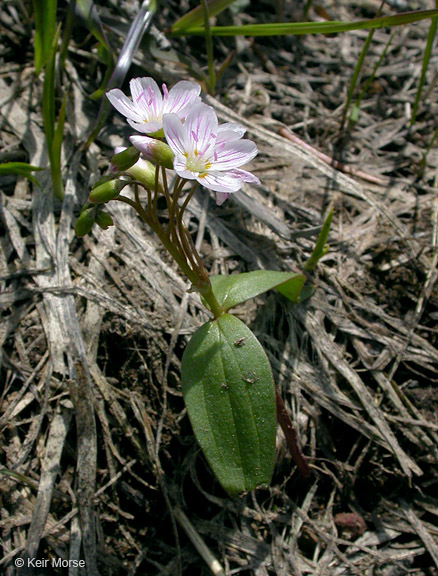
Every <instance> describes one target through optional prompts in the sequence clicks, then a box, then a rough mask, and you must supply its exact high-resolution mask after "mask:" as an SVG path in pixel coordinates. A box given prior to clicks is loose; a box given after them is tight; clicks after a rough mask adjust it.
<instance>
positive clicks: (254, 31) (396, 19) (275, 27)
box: [170, 10, 438, 36]
mask: <svg viewBox="0 0 438 576" xmlns="http://www.w3.org/2000/svg"><path fill="white" fill-rule="evenodd" d="M436 17H438V10H418V11H416V12H403V13H401V14H396V15H394V16H382V17H380V18H372V19H370V20H359V21H357V22H277V23H273V24H246V25H244V26H212V27H211V29H210V30H211V34H212V36H281V35H286V34H292V35H295V36H296V35H303V34H338V33H340V32H349V31H352V30H367V29H375V28H385V27H388V28H391V27H392V26H404V25H406V24H413V23H414V22H419V21H421V20H427V19H428V18H436ZM204 34H205V30H204V28H202V27H194V28H190V29H184V30H182V29H181V28H179V29H178V30H175V31H172V32H171V33H170V35H171V36H203V35H204Z"/></svg>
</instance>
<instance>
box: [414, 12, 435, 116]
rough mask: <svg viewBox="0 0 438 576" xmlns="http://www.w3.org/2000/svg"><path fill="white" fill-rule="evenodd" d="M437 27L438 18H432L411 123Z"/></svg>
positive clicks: (424, 78)
mask: <svg viewBox="0 0 438 576" xmlns="http://www.w3.org/2000/svg"><path fill="white" fill-rule="evenodd" d="M437 27H438V18H432V21H431V23H430V27H429V33H428V35H427V42H426V47H425V50H424V54H423V64H422V66H421V75H420V82H419V84H418V89H417V93H416V95H415V101H414V105H413V107H412V115H411V125H412V124H413V123H414V122H415V118H416V116H417V111H418V106H419V104H420V99H421V93H422V91H423V86H424V83H425V81H426V72H427V68H428V66H429V61H430V56H431V54H432V47H433V42H434V40H435V36H436V31H437Z"/></svg>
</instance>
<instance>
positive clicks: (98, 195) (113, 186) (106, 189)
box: [88, 178, 129, 204]
mask: <svg viewBox="0 0 438 576" xmlns="http://www.w3.org/2000/svg"><path fill="white" fill-rule="evenodd" d="M127 184H129V182H126V181H125V182H124V181H123V180H119V179H114V178H113V179H112V180H108V181H107V182H103V184H99V183H98V184H97V186H95V187H94V188H93V189H92V190H91V192H90V195H89V196H88V200H89V201H90V202H93V204H104V203H105V202H109V200H113V199H114V198H117V196H118V195H119V194H120V192H121V190H122V189H123V188H124V187H125V186H126V185H127Z"/></svg>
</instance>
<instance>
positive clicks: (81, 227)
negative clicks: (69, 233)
mask: <svg viewBox="0 0 438 576" xmlns="http://www.w3.org/2000/svg"><path fill="white" fill-rule="evenodd" d="M95 218H96V208H95V207H94V206H92V207H91V208H86V209H85V210H82V212H81V213H80V215H79V218H78V219H77V220H76V224H75V234H76V236H77V237H78V238H82V236H85V235H86V234H88V232H89V231H90V230H91V228H92V227H93V224H94V222H95Z"/></svg>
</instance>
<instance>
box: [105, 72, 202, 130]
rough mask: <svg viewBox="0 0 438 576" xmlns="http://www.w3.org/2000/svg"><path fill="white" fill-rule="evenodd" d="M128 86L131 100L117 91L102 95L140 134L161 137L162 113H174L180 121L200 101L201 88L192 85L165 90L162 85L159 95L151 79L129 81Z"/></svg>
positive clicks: (185, 83)
mask: <svg viewBox="0 0 438 576" xmlns="http://www.w3.org/2000/svg"><path fill="white" fill-rule="evenodd" d="M129 87H130V90H131V96H132V100H131V99H130V98H128V97H127V96H125V94H123V92H122V91H121V90H119V89H118V88H114V89H113V90H110V91H109V92H107V94H106V95H107V98H108V100H109V101H110V102H111V104H112V105H113V106H114V108H115V109H116V110H118V111H119V112H120V113H121V114H123V116H126V118H127V120H128V123H129V124H130V125H131V126H132V128H134V129H135V130H138V131H139V132H143V133H144V134H156V135H157V136H162V135H163V134H162V127H163V123H162V118H163V114H167V113H172V114H175V115H176V116H177V118H178V119H179V121H180V122H181V121H182V120H184V118H185V117H186V116H187V113H188V112H189V110H190V108H191V107H192V106H193V105H194V104H197V103H198V102H200V98H199V94H200V92H201V88H200V86H198V85H197V84H195V83H194V82H185V81H181V82H178V83H177V84H175V86H173V87H172V88H171V89H170V90H169V91H168V90H167V86H166V84H163V85H162V89H163V95H162V94H161V92H160V89H159V88H158V84H157V83H156V82H155V80H153V79H152V78H133V79H132V80H131V81H130V83H129ZM157 133H158V134H157Z"/></svg>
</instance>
